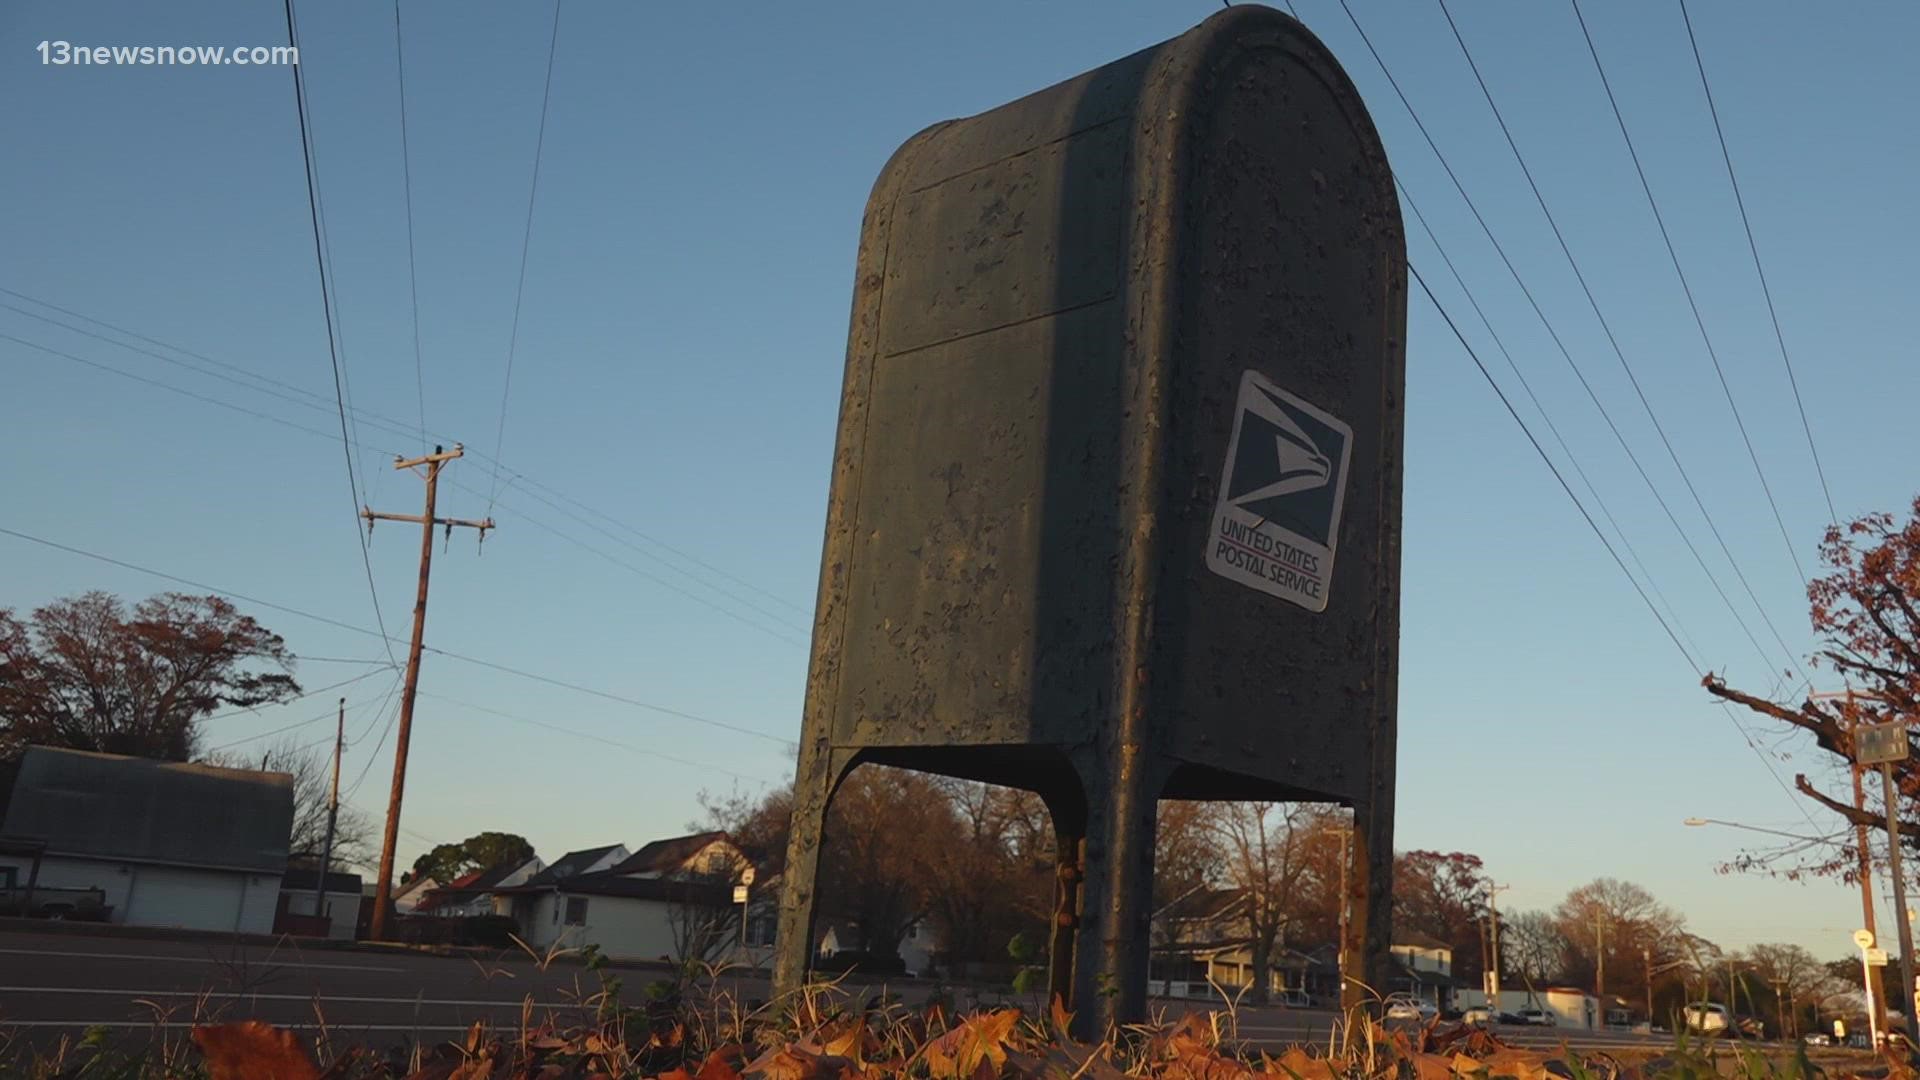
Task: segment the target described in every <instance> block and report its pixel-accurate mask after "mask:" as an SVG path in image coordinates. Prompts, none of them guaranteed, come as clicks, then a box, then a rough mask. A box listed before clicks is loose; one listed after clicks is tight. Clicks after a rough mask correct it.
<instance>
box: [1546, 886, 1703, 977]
mask: <svg viewBox="0 0 1920 1080" xmlns="http://www.w3.org/2000/svg"><path fill="white" fill-rule="evenodd" d="M1554 919H1555V921H1556V922H1557V923H1558V924H1559V929H1560V935H1561V937H1562V938H1563V939H1564V940H1565V941H1566V942H1567V944H1568V948H1567V953H1566V959H1567V964H1566V967H1565V968H1564V969H1563V970H1562V971H1561V972H1560V974H1561V976H1562V977H1564V978H1572V979H1578V980H1580V981H1581V982H1582V983H1583V984H1589V983H1590V982H1591V980H1592V979H1593V978H1594V977H1595V975H1596V974H1597V973H1598V972H1599V970H1601V969H1602V968H1604V970H1605V973H1606V976H1607V985H1608V986H1609V987H1610V988H1612V989H1613V990H1614V991H1615V992H1619V991H1623V990H1629V991H1630V990H1634V989H1638V988H1640V987H1642V986H1644V981H1645V978H1646V975H1647V961H1648V958H1649V957H1650V956H1651V957H1652V958H1653V959H1654V961H1655V966H1656V967H1657V966H1658V963H1659V961H1660V960H1662V959H1664V958H1666V956H1667V955H1668V954H1669V953H1671V952H1672V951H1673V947H1672V946H1673V943H1674V942H1675V941H1676V940H1677V939H1678V937H1679V935H1680V934H1681V933H1682V931H1683V930H1684V929H1685V925H1686V920H1685V919H1683V918H1681V917H1680V916H1679V915H1678V914H1676V913H1675V912H1674V911H1673V910H1672V909H1670V908H1668V907H1666V906H1665V905H1664V904H1661V903H1660V902H1659V901H1658V900H1656V899H1655V898H1654V896H1653V894H1652V893H1650V892H1648V891H1647V890H1646V889H1643V888H1641V887H1640V886H1638V885H1635V884H1634V883H1633V882H1631V881H1621V880H1619V879H1617V878H1610V877H1603V878H1595V879H1594V880H1593V881H1590V882H1588V883H1587V884H1585V885H1582V886H1580V887H1579V888H1577V889H1574V890H1573V891H1572V892H1569V893H1568V894H1567V897H1566V899H1565V900H1562V901H1561V902H1560V906H1559V907H1558V908H1557V909H1555V911H1554Z"/></svg>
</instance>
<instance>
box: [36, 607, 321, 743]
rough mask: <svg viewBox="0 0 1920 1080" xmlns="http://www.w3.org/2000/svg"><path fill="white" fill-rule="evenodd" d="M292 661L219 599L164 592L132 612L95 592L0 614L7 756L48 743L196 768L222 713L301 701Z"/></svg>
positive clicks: (272, 637) (276, 638)
mask: <svg viewBox="0 0 1920 1080" xmlns="http://www.w3.org/2000/svg"><path fill="white" fill-rule="evenodd" d="M293 665H294V657H293V654H292V653H291V652H289V651H287V645H286V642H285V641H283V640H281V638H280V635H278V634H275V633H273V632H272V631H270V630H268V629H267V628H266V627H264V626H261V625H260V624H259V623H257V622H255V621H254V620H253V617H252V616H250V615H243V614H241V613H240V611H239V610H238V609H237V608H235V607H234V606H233V604H232V603H231V602H230V601H228V600H226V599H224V598H222V597H219V596H189V595H186V594H184V593H164V594H162V595H159V596H154V597H149V598H148V599H146V600H142V601H141V602H140V603H139V604H137V605H135V607H134V608H133V610H132V612H130V613H129V612H128V611H127V610H126V608H125V606H124V605H122V604H121V602H120V600H119V599H118V598H116V597H114V596H111V595H109V594H107V593H104V592H89V593H86V594H83V595H81V596H77V597H69V598H66V599H62V600H56V601H54V602H53V603H51V604H48V605H46V606H45V607H42V608H38V609H36V610H35V611H34V612H33V614H32V616H31V617H29V618H28V619H26V620H24V621H22V620H20V619H18V618H15V616H14V614H13V612H12V610H11V609H7V608H0V759H12V758H15V757H17V756H19V754H20V753H21V752H22V751H23V750H24V749H25V748H26V747H27V746H29V745H35V744H38V745H44V746H57V747H63V748H66V749H70V750H95V751H101V752H105V753H111V754H127V755H131V756H134V757H149V758H161V759H164V760H168V761H185V760H187V759H188V758H190V757H191V756H192V755H193V751H194V739H195V735H196V733H197V729H198V726H199V721H200V720H201V719H202V718H203V717H205V716H206V715H207V714H209V713H211V712H213V711H214V710H215V709H217V708H221V707H223V706H230V707H238V708H252V707H254V706H257V705H272V704H275V703H277V702H282V701H286V700H288V699H289V698H292V697H294V696H296V695H298V694H299V693H300V684H299V683H297V682H295V681H294V678H293ZM263 669H264V670H263Z"/></svg>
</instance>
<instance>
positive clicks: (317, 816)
mask: <svg viewBox="0 0 1920 1080" xmlns="http://www.w3.org/2000/svg"><path fill="white" fill-rule="evenodd" d="M328 742H329V743H331V740H328ZM205 761H206V763H207V764H209V765H219V766H223V767H225V768H229V769H260V770H262V771H265V772H283V773H288V774H291V775H292V776H293V831H292V834H291V835H290V836H289V837H288V838H287V852H288V854H289V855H292V856H296V857H297V856H308V857H311V858H314V859H318V858H319V857H320V849H321V847H322V845H323V844H324V843H325V842H326V833H327V797H328V794H329V793H330V791H331V790H332V781H333V755H332V751H331V749H325V748H322V747H318V746H314V745H313V744H311V743H304V744H303V743H301V742H299V741H298V740H297V739H294V738H292V737H290V736H283V737H281V738H279V739H276V740H274V741H273V742H272V743H270V744H268V745H267V746H265V747H264V748H261V749H258V750H242V749H239V748H233V749H228V750H221V751H217V752H215V753H212V754H209V755H207V757H206V758H205ZM373 838H374V823H373V821H372V819H371V818H369V817H368V816H367V815H366V814H363V813H361V812H360V811H358V810H356V809H354V808H353V807H351V806H348V805H346V804H345V803H342V804H341V805H340V815H339V818H338V820H337V821H336V822H335V823H334V831H333V862H332V865H333V867H334V868H335V869H342V868H346V867H354V868H357V869H361V870H366V869H371V868H372V866H373Z"/></svg>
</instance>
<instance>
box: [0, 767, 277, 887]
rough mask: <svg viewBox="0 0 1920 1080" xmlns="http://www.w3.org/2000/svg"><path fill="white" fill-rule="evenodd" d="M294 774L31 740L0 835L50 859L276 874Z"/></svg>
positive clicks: (14, 785)
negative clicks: (42, 845) (34, 845)
mask: <svg viewBox="0 0 1920 1080" xmlns="http://www.w3.org/2000/svg"><path fill="white" fill-rule="evenodd" d="M292 831H293V777H291V776H289V775H288V774H286V773H277V772H257V771H255V770H252V769H223V768H219V767H217V766H213V765H198V764H189V763H186V762H178V761H155V760H151V759H148V758H134V757H124V756H122V755H119V754H97V753H92V752H90V751H84V750H60V749H55V748H53V747H47V746H30V747H28V748H27V750H26V753H25V754H24V755H22V757H21V760H20V768H19V772H18V774H17V775H16V777H15V780H14V784H13V792H12V795H11V798H10V799H9V800H8V802H7V806H6V807H5V817H4V819H0V832H4V833H6V834H7V835H8V836H10V837H13V838H17V839H25V840H43V841H45V842H46V845H47V846H46V851H47V853H48V854H49V855H80V856H88V857H92V858H100V859H110V860H124V861H127V862H146V863H155V864H160V865H173V866H193V867H203V868H218V869H225V870H240V871H245V872H249V873H258V874H279V873H280V872H282V871H283V870H285V869H286V867H287V839H288V835H289V834H290V833H291V832H292Z"/></svg>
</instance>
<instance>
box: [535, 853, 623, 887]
mask: <svg viewBox="0 0 1920 1080" xmlns="http://www.w3.org/2000/svg"><path fill="white" fill-rule="evenodd" d="M623 846H625V845H622V844H605V845H602V846H600V847H594V848H582V849H581V850H579V851H569V852H567V853H566V854H565V855H562V856H560V857H559V858H558V859H556V860H554V862H553V864H552V865H550V866H548V867H547V868H546V869H545V870H542V871H540V872H539V873H537V874H535V875H533V876H532V877H531V878H528V879H527V884H529V885H552V884H553V883H554V882H556V881H565V880H566V879H567V878H570V877H574V876H576V875H578V874H582V873H585V872H586V869H587V867H589V866H592V865H593V864H594V863H597V862H599V861H600V860H601V859H604V858H606V857H607V854H608V853H609V852H611V851H614V850H617V849H618V848H621V847H623Z"/></svg>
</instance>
